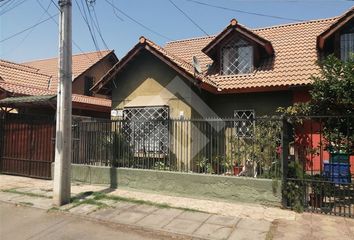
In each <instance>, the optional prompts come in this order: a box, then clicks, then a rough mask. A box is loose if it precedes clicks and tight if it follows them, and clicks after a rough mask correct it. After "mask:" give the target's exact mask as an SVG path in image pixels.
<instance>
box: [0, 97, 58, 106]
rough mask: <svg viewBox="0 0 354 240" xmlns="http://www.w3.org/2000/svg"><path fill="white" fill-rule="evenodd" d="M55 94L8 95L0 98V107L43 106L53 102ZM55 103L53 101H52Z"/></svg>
mask: <svg viewBox="0 0 354 240" xmlns="http://www.w3.org/2000/svg"><path fill="white" fill-rule="evenodd" d="M55 97H56V95H40V96H26V97H9V98H5V99H2V100H0V107H11V108H17V107H27V106H33V105H37V106H43V105H50V104H53V100H54V99H55ZM54 104H55V102H54Z"/></svg>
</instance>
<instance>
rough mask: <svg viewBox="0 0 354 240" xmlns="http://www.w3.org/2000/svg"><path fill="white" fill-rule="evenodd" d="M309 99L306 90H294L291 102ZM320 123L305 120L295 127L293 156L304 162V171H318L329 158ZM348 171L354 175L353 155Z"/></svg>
mask: <svg viewBox="0 0 354 240" xmlns="http://www.w3.org/2000/svg"><path fill="white" fill-rule="evenodd" d="M310 99H311V96H310V94H309V92H308V90H302V91H294V94H293V103H298V102H307V101H309V100H310ZM320 129H321V124H320V123H316V122H314V121H306V122H304V123H303V125H302V126H301V127H298V128H297V129H295V144H294V146H295V157H296V159H298V160H300V161H302V162H305V163H306V171H311V170H312V171H314V172H315V173H316V172H320V171H321V170H322V168H323V162H324V161H328V160H329V157H330V156H329V152H328V151H326V145H327V142H326V140H325V139H324V137H323V136H322V134H321V131H320ZM350 165H351V168H350V171H351V174H352V175H354V156H350Z"/></svg>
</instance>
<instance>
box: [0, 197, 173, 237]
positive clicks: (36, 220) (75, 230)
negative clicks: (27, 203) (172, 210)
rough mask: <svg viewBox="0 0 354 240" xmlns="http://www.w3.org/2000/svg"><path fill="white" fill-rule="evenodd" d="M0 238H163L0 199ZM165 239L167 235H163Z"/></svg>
mask: <svg viewBox="0 0 354 240" xmlns="http://www.w3.org/2000/svg"><path fill="white" fill-rule="evenodd" d="M0 239H1V240H24V239H26V240H27V239H31V240H34V239H36V240H37V239H46V240H47V239H51V240H54V239H66V240H69V239H85V240H91V239H107V240H108V239H129V240H140V239H144V240H146V239H164V238H161V237H159V236H156V235H154V234H153V233H147V232H143V231H136V230H131V229H129V228H124V229H123V228H122V227H117V226H108V225H107V226H106V225H104V224H102V223H98V222H91V221H88V220H84V219H82V218H79V217H75V216H72V215H66V214H62V213H57V212H49V213H48V212H47V211H45V210H42V209H36V208H30V207H23V206H15V205H13V204H7V203H1V202H0ZM165 239H166V238H165Z"/></svg>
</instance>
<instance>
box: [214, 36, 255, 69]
mask: <svg viewBox="0 0 354 240" xmlns="http://www.w3.org/2000/svg"><path fill="white" fill-rule="evenodd" d="M252 70H253V47H252V46H251V45H250V44H249V43H247V42H246V41H244V40H242V39H237V40H236V39H234V40H232V41H231V42H229V43H228V44H226V45H225V46H224V47H223V48H222V49H221V74H222V75H232V74H240V73H250V72H251V71H252Z"/></svg>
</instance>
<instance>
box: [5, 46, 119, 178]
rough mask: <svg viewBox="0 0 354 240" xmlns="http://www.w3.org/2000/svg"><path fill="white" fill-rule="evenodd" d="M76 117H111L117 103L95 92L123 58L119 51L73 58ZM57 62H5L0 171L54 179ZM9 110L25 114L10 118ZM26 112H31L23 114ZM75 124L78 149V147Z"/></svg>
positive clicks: (74, 113)
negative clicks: (96, 84)
mask: <svg viewBox="0 0 354 240" xmlns="http://www.w3.org/2000/svg"><path fill="white" fill-rule="evenodd" d="M72 59H73V71H72V73H73V83H72V84H73V86H72V114H73V116H74V118H75V120H78V119H83V118H84V119H87V118H105V119H107V118H110V112H111V100H110V99H109V98H108V97H107V96H105V95H94V94H92V92H91V91H90V88H91V87H92V86H93V84H95V82H96V81H97V80H98V79H100V78H101V77H102V76H103V75H104V74H105V73H106V71H108V70H109V69H110V68H111V67H112V66H113V65H114V64H115V63H116V62H118V59H117V57H116V55H115V54H114V52H113V51H101V52H92V53H84V54H77V55H73V58H72ZM57 68H58V60H57V58H51V59H45V60H38V61H32V62H26V63H22V64H18V63H13V62H9V61H5V60H0V169H1V172H2V173H8V174H16V175H23V176H31V177H40V178H50V177H51V164H52V162H53V161H54V139H55V121H54V120H55V113H56V106H57V104H56V97H57V86H58V77H57V76H58V73H57V71H58V69H57ZM7 112H16V113H19V114H6V117H5V118H2V117H1V115H2V114H5V113H7ZM22 114H30V115H31V116H30V117H28V115H22ZM76 124H77V123H75V122H74V124H73V129H74V131H73V132H74V134H73V137H74V141H73V143H74V146H73V149H74V151H75V150H76V149H77V143H78V142H79V141H78V138H77V136H76V135H75V134H77V132H78V131H77V128H75V126H77V125H76Z"/></svg>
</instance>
